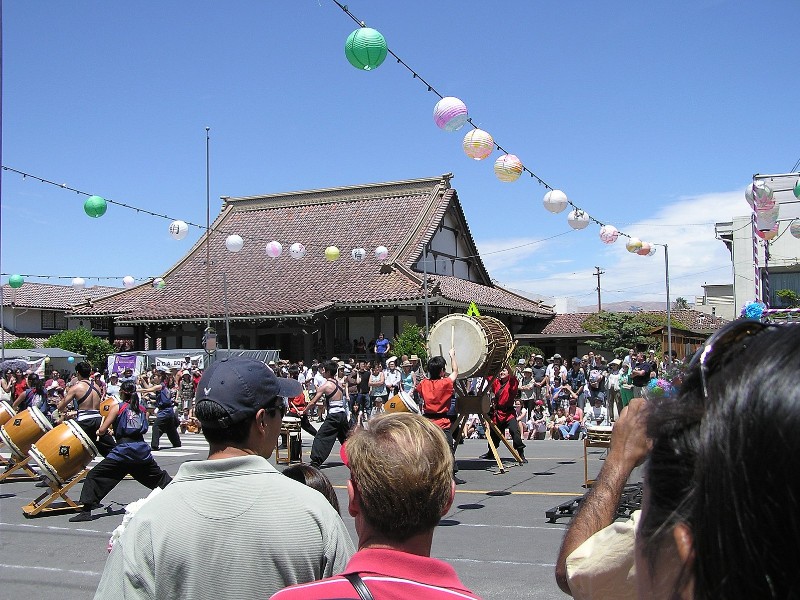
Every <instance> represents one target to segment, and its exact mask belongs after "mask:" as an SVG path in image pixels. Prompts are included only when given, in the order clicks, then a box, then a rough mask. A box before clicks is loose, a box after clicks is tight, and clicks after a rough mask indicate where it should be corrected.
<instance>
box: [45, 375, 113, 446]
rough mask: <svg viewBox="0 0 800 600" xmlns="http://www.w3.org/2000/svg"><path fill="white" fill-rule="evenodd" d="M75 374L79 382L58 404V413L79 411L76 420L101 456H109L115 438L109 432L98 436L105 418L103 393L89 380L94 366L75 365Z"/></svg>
mask: <svg viewBox="0 0 800 600" xmlns="http://www.w3.org/2000/svg"><path fill="white" fill-rule="evenodd" d="M75 373H77V375H78V381H76V382H75V383H73V384H72V385H71V386H70V388H69V391H68V392H67V393H66V394H65V396H64V399H63V400H61V401H60V402H59V403H58V412H59V413H60V414H63V413H64V411H65V410H66V408H67V407H69V408H70V409H71V410H75V411H77V413H78V414H77V415H76V417H75V420H76V421H77V422H78V425H80V427H81V429H83V430H84V431H85V432H86V435H88V436H89V439H91V440H92V441H93V442H94V443H95V445H96V446H97V449H98V450H99V451H100V454H102V455H103V456H108V453H109V452H110V451H111V448H113V447H114V438H112V437H111V436H110V435H109V434H108V432H106V433H105V434H104V435H102V436H99V437H98V435H97V430H98V429H100V425H101V424H102V423H103V417H102V416H101V415H100V401H101V400H102V391H101V390H100V389H98V388H97V387H96V386H95V385H94V383H93V382H92V381H91V380H90V379H89V377H90V376H91V374H92V365H90V364H89V363H88V362H85V361H82V362H79V363H78V364H77V365H75ZM95 440H96V441H95Z"/></svg>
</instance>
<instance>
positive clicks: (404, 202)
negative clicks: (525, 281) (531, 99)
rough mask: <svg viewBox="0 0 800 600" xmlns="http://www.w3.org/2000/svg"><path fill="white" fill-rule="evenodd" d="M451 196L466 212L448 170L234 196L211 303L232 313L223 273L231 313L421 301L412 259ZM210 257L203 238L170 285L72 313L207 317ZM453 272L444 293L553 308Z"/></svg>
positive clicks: (219, 241) (220, 238)
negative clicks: (270, 252)
mask: <svg viewBox="0 0 800 600" xmlns="http://www.w3.org/2000/svg"><path fill="white" fill-rule="evenodd" d="M451 203H455V206H456V209H457V212H458V213H459V214H462V215H463V213H462V212H461V207H460V205H459V204H458V198H457V196H456V194H455V191H454V190H452V189H450V187H449V176H443V177H438V178H431V179H417V180H410V181H403V182H393V183H384V184H371V185H363V186H354V187H349V188H336V189H331V190H318V191H309V192H293V193H288V194H276V195H271V196H260V197H246V198H227V199H226V202H225V205H224V206H223V210H222V212H221V213H220V215H219V216H218V217H217V219H216V221H215V222H214V224H213V226H212V230H214V231H212V234H211V243H210V247H209V252H210V258H211V269H210V271H211V273H210V282H211V285H210V299H209V303H210V312H211V314H212V316H214V317H220V316H222V315H224V313H225V306H224V298H223V288H224V285H225V283H224V281H223V274H224V276H225V278H226V280H227V290H228V292H227V300H228V310H229V314H230V316H231V317H232V318H236V317H240V318H242V317H252V318H258V317H262V316H273V315H274V316H280V315H287V316H289V315H309V316H310V315H311V314H314V313H318V312H320V311H324V310H326V309H328V308H332V307H334V306H337V305H340V304H359V303H364V304H367V305H373V306H374V305H391V304H393V303H403V302H409V301H410V302H419V301H420V300H421V299H422V298H423V296H424V291H423V284H422V278H423V275H422V274H421V273H415V272H413V271H411V269H410V267H411V265H412V264H413V263H414V262H415V261H416V260H417V259H418V258H419V257H420V255H421V252H422V248H423V245H424V244H425V243H427V241H429V240H430V239H431V237H432V236H433V234H434V233H435V231H436V229H437V227H438V225H439V222H440V221H441V218H442V215H444V213H445V211H446V210H447V209H448V206H450V205H451ZM230 233H237V234H239V235H241V236H242V238H244V240H245V244H244V248H243V249H242V250H241V251H240V252H238V253H231V252H228V251H227V250H226V248H225V245H224V241H225V238H226V236H227V235H228V234H230ZM271 240H277V241H280V242H281V244H283V254H282V255H281V256H280V257H278V258H275V259H273V258H269V257H268V256H266V254H265V246H266V244H267V243H268V242H269V241H271ZM298 241H299V242H301V243H303V244H305V245H306V250H307V253H306V255H305V257H304V258H303V259H301V260H295V259H292V258H291V257H290V256H289V246H290V245H291V244H292V243H293V242H298ZM469 241H470V242H472V240H471V236H470V240H469ZM329 245H333V246H337V247H338V248H339V249H340V251H341V258H340V259H339V260H337V261H334V262H329V261H327V260H326V259H325V257H324V250H325V247H326V246H329ZM381 245H383V246H386V247H387V248H388V249H389V258H388V259H387V260H386V261H384V262H385V263H386V265H382V264H381V262H380V261H378V260H376V259H375V258H374V256H373V250H374V249H375V248H376V247H377V246H381ZM473 246H474V243H473ZM359 247H360V248H364V249H366V251H367V258H366V260H364V261H363V262H355V261H354V260H353V259H352V258H351V256H350V252H351V250H352V249H353V248H359ZM205 256H206V248H205V238H201V239H200V240H199V241H198V242H197V244H196V245H195V246H194V247H193V248H192V249H191V251H190V252H189V253H187V255H186V256H185V257H184V258H183V259H182V260H181V261H180V262H179V263H178V264H176V265H175V266H174V267H173V268H172V269H170V270H169V271H168V272H167V273H166V274H165V275H164V276H163V277H164V280H165V282H166V287H165V288H164V289H161V290H157V289H154V288H153V287H152V286H151V285H150V284H149V283H147V284H143V285H140V286H138V287H136V288H134V289H131V290H124V291H121V292H118V293H115V294H113V295H111V296H108V297H106V298H102V299H98V300H95V301H94V302H93V303H92V305H91V306H84V307H79V308H77V309H75V311H74V313H75V314H83V315H98V316H99V315H115V316H117V319H118V320H119V321H121V322H146V321H159V320H164V321H168V320H170V319H188V320H192V319H197V320H202V319H203V318H204V317H205V315H206V314H207V310H208V309H207V300H206V285H205V282H206V279H205V278H206V267H205ZM388 267H391V268H388ZM477 272H478V273H479V276H480V277H481V278H484V279H485V280H486V281H487V282H489V281H490V280H489V278H488V274H486V272H485V269H484V268H483V264H482V263H479V262H478V264H477ZM452 279H454V278H452V277H449V278H448V277H437V278H436V285H437V286H438V288H439V289H440V290H441V296H442V297H443V298H444V299H447V300H451V301H454V302H464V301H467V302H468V301H469V300H476V301H478V300H481V301H484V302H485V308H486V309H489V310H491V309H496V310H505V311H516V312H526V311H530V312H532V313H533V312H535V313H539V314H544V315H549V314H551V313H550V311H549V310H546V309H542V308H540V307H539V305H538V304H537V303H535V302H532V301H529V300H525V299H523V298H519V297H517V296H515V295H513V294H511V293H510V292H506V291H504V290H500V289H497V288H492V287H490V286H481V285H478V284H469V282H462V283H456V282H452V281H450V280H452ZM467 284H469V285H467Z"/></svg>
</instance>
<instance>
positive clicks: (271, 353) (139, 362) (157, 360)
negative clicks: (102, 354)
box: [108, 348, 280, 374]
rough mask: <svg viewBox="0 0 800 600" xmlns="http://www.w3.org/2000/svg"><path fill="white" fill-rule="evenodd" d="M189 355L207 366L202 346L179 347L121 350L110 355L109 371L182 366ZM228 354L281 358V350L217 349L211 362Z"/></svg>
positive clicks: (263, 359)
mask: <svg viewBox="0 0 800 600" xmlns="http://www.w3.org/2000/svg"><path fill="white" fill-rule="evenodd" d="M187 356H189V357H190V358H191V360H192V364H193V365H194V364H196V365H197V367H198V368H200V369H203V368H205V367H206V366H208V365H207V364H206V358H207V356H208V355H207V354H206V353H205V350H203V349H202V348H179V349H174V350H142V351H140V352H120V353H118V354H112V355H111V356H109V357H108V372H109V373H115V372H116V373H121V372H122V371H123V370H124V369H125V368H127V367H130V368H131V369H133V371H134V373H136V374H139V373H141V372H142V371H145V370H146V369H149V368H150V367H151V366H153V365H156V366H164V367H166V368H168V369H177V368H180V365H181V364H182V363H183V361H184V359H185V358H186V357H187ZM228 356H246V357H247V358H252V359H255V360H258V361H260V362H264V363H267V362H269V361H271V360H275V361H277V360H278V359H279V358H280V350H230V352H229V351H228V350H217V352H216V353H215V354H214V356H213V358H212V359H211V362H214V361H215V360H221V359H223V358H227V357H228Z"/></svg>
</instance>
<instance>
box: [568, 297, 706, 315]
mask: <svg viewBox="0 0 800 600" xmlns="http://www.w3.org/2000/svg"><path fill="white" fill-rule="evenodd" d="M692 307H693V305H692V304H689V308H692ZM666 308H667V306H666V303H665V302H640V301H638V300H637V301H633V302H632V301H630V300H628V301H625V300H623V301H622V302H607V303H606V302H603V310H607V311H608V312H638V311H640V310H666ZM575 312H597V304H587V305H585V306H579V307H578V308H577V310H576V311H575Z"/></svg>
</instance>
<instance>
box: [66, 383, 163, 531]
mask: <svg viewBox="0 0 800 600" xmlns="http://www.w3.org/2000/svg"><path fill="white" fill-rule="evenodd" d="M119 392H120V397H121V398H122V404H121V405H120V404H117V403H116V402H115V403H114V404H113V405H112V406H111V409H110V410H109V411H108V414H107V415H106V417H105V419H103V424H102V425H101V426H100V429H99V431H98V433H101V434H105V435H108V428H109V427H111V425H112V424H113V425H114V436H115V437H116V439H117V445H116V446H114V448H112V450H111V452H109V454H108V456H107V457H105V458H104V459H103V460H102V461H101V462H100V464H98V465H96V466H95V467H94V468H93V469H92V470H91V471H89V475H88V476H87V477H86V479H85V480H84V482H83V488H82V489H81V504H83V508H81V512H79V513H78V514H77V515H75V516H74V517H72V518H70V521H71V522H72V523H80V522H83V521H91V520H92V509H93V508H97V507H98V506H99V503H100V501H101V500H102V499H103V498H105V497H106V495H107V494H108V493H109V492H110V491H111V490H112V489H114V486H116V485H117V484H118V483H119V482H120V481H122V480H123V478H124V477H125V476H126V475H128V474H130V475H132V476H133V478H134V479H136V481H138V482H139V483H141V484H142V485H144V486H146V487H148V488H150V489H151V490H152V489H155V487H156V486H158V487H160V488H162V489H163V488H165V487H166V486H167V484H168V483H169V482H170V481H172V477H170V476H169V474H167V472H166V471H165V470H164V469H162V468H161V467H159V466H158V463H156V460H155V459H154V458H153V454H152V453H151V451H150V445H149V444H148V443H147V442H145V441H144V434H145V433H147V427H148V423H147V410H146V409H145V408H144V407H141V406H139V395H138V394H137V393H136V384H134V383H133V382H131V381H126V382H125V383H123V384H122V387H121V388H120V391H119Z"/></svg>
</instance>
